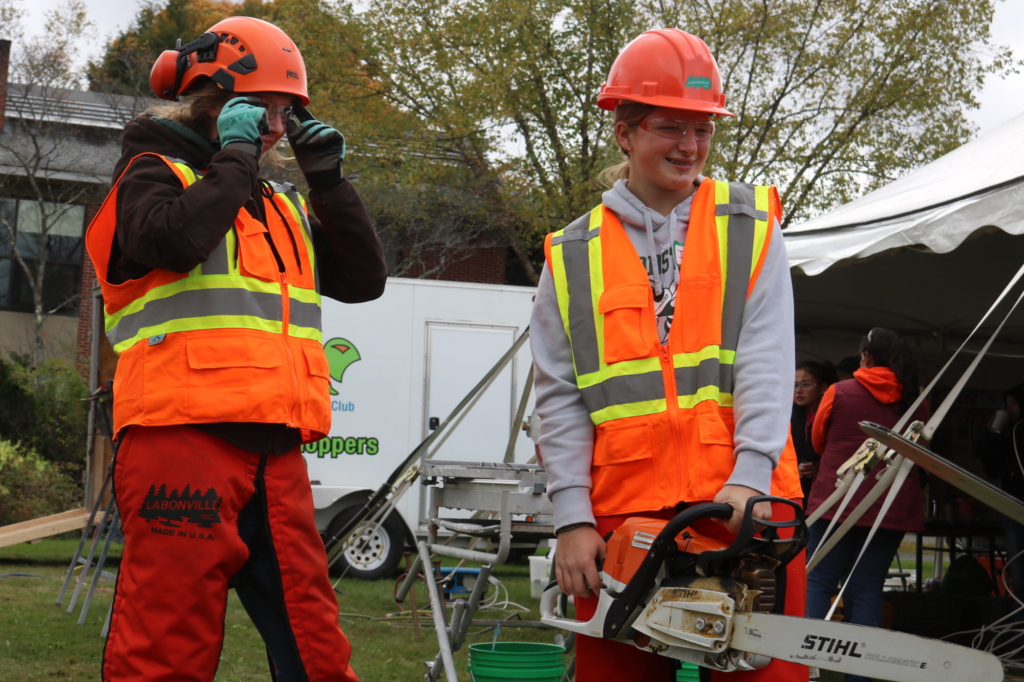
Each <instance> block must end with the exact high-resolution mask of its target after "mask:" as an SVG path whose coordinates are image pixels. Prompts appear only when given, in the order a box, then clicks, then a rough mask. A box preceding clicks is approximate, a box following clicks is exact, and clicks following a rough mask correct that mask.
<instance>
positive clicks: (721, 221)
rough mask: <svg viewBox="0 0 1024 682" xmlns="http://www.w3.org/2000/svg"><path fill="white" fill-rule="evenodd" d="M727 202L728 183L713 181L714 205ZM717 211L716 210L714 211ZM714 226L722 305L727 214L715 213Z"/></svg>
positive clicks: (726, 276)
mask: <svg viewBox="0 0 1024 682" xmlns="http://www.w3.org/2000/svg"><path fill="white" fill-rule="evenodd" d="M728 203H729V183H728V182H718V181H715V205H716V206H718V205H722V204H728ZM716 213H717V211H716ZM715 227H717V228H718V260H719V269H720V271H721V273H722V305H723V306H724V305H725V284H726V279H728V276H729V216H727V215H716V216H715Z"/></svg>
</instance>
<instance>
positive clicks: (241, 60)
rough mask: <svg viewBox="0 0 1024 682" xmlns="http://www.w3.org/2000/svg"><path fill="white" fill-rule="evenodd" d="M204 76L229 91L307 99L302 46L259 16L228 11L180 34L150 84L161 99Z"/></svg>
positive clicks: (183, 91)
mask: <svg viewBox="0 0 1024 682" xmlns="http://www.w3.org/2000/svg"><path fill="white" fill-rule="evenodd" d="M203 76H206V77H208V78H211V79H212V80H213V81H214V82H215V83H216V84H217V85H219V86H220V87H221V88H223V89H224V90H227V91H229V92H279V93H282V94H285V95H294V96H295V97H298V98H299V99H300V100H302V104H303V106H305V105H307V104H309V93H308V92H307V90H306V64H305V63H304V62H303V61H302V54H301V53H300V52H299V48H298V47H296V45H295V42H294V41H293V40H292V39H291V38H289V37H288V34H286V33H285V32H284V31H282V30H281V29H279V28H278V27H277V26H274V25H273V24H271V23H269V22H266V21H263V20H261V19H254V18H252V17H230V18H228V19H225V20H224V21H221V22H219V23H217V24H214V25H213V26H211V27H210V30H209V31H207V32H206V33H204V34H203V35H201V36H200V37H198V38H196V39H195V40H193V41H192V42H190V43H186V44H185V45H182V44H181V40H178V46H177V47H176V48H175V49H173V50H165V51H164V52H163V54H161V55H160V56H159V57H157V60H156V62H155V63H154V64H153V70H152V71H151V72H150V74H149V84H150V86H151V87H152V88H153V94H155V95H156V96H157V97H159V98H160V99H169V100H177V99H178V97H179V96H181V95H184V94H187V93H188V92H189V90H191V89H192V87H193V86H194V85H196V84H197V80H198V79H199V78H201V77H203Z"/></svg>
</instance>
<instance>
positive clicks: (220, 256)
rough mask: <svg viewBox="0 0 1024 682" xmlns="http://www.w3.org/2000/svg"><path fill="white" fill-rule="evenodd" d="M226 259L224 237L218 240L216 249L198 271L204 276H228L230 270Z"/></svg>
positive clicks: (226, 244) (226, 241)
mask: <svg viewBox="0 0 1024 682" xmlns="http://www.w3.org/2000/svg"><path fill="white" fill-rule="evenodd" d="M232 229H234V228H232ZM228 258H229V255H228V238H227V237H226V236H225V237H224V238H223V239H221V240H220V244H217V248H215V249H214V250H213V253H211V254H210V257H209V258H207V259H206V262H204V263H203V265H202V268H201V270H200V271H201V272H202V273H203V274H204V275H227V274H230V272H231V268H230V267H229V261H228Z"/></svg>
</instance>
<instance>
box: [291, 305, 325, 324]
mask: <svg viewBox="0 0 1024 682" xmlns="http://www.w3.org/2000/svg"><path fill="white" fill-rule="evenodd" d="M290 300H291V302H290V303H289V305H290V306H291V307H290V308H289V310H288V324H293V325H295V326H296V327H312V328H313V329H320V306H318V305H317V304H316V303H304V302H303V301H296V300H295V299H294V298H293V299H290Z"/></svg>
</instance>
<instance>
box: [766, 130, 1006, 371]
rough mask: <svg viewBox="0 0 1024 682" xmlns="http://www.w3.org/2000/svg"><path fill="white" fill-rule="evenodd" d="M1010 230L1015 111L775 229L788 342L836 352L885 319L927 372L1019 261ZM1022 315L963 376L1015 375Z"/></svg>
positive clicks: (844, 351) (836, 355)
mask: <svg viewBox="0 0 1024 682" xmlns="http://www.w3.org/2000/svg"><path fill="white" fill-rule="evenodd" d="M1020 235H1024V114H1021V115H1019V116H1017V117H1015V118H1013V119H1011V120H1010V121H1008V122H1007V123H1005V124H1003V125H1002V126H1000V127H999V128H996V129H995V130H993V131H991V132H989V133H988V134H986V135H983V136H981V137H979V138H977V139H976V140H973V141H972V142H969V143H967V144H965V145H964V146H962V147H960V148H959V149H957V150H955V151H953V152H950V153H949V154H947V155H946V156H943V157H942V158H940V159H938V160H936V161H933V162H932V163H930V164H928V165H926V166H924V167H922V168H919V169H918V170H916V171H914V172H912V173H909V174H908V175H906V176H905V177H903V178H901V179H899V180H897V181H895V182H893V183H891V184H889V185H886V186H885V187H882V188H881V189H878V190H876V191H874V192H871V193H870V194H867V195H865V196H863V197H861V198H860V199H858V200H856V201H853V202H850V203H849V204H846V205H843V206H840V207H839V208H837V209H835V210H834V211H831V212H829V213H826V214H825V215H822V216H819V217H817V218H815V219H813V220H810V221H808V222H805V223H802V224H799V225H794V226H792V227H790V228H788V229H787V230H786V231H785V241H786V248H787V251H788V254H789V261H790V266H791V267H792V271H793V286H794V294H795V298H796V323H797V347H798V350H801V351H803V353H804V354H803V356H802V357H813V356H820V357H824V358H825V359H828V360H831V361H833V362H835V361H837V360H838V359H840V358H842V357H844V356H846V355H853V354H854V352H855V351H856V344H857V341H858V339H859V338H860V336H862V335H863V334H864V333H866V332H867V330H869V329H870V328H872V327H875V326H882V327H888V328H891V329H894V330H896V331H898V332H900V333H901V334H903V335H904V336H906V337H908V338H911V339H912V342H913V344H914V345H915V346H916V348H917V349H918V353H919V360H920V362H921V364H922V365H923V367H922V369H923V370H925V371H924V373H925V374H926V375H927V374H929V373H930V372H929V371H928V370H929V369H934V368H937V366H938V364H939V363H940V362H942V361H944V360H945V359H946V358H948V356H949V354H950V353H951V352H952V351H953V350H954V349H955V348H956V347H957V346H958V345H959V344H960V342H961V341H962V340H963V339H964V338H965V337H966V335H967V334H968V333H969V332H970V330H971V329H972V328H973V327H974V325H975V324H976V323H977V321H978V319H980V317H981V315H982V314H983V313H984V311H985V310H986V309H987V308H988V306H989V305H990V304H991V302H992V301H993V300H994V299H995V297H996V296H997V295H998V293H999V292H1000V291H1001V290H1002V289H1003V287H1004V286H1005V285H1006V283H1007V282H1008V281H1009V279H1010V278H1011V277H1012V276H1013V274H1014V273H1015V272H1016V271H1017V269H1018V268H1019V267H1020V266H1021V264H1024V236H1020ZM999 317H1000V319H1001V317H1002V316H1001V315H1000V316H999ZM1022 321H1024V311H1022V312H1021V314H1019V315H1015V316H1014V319H1011V321H1010V323H1009V324H1008V325H1007V327H1006V328H1005V329H1004V331H1003V332H1002V333H1001V334H1000V337H999V338H1000V343H999V345H998V346H996V347H995V348H994V350H995V356H996V358H1001V360H999V359H996V360H994V361H992V362H989V361H986V362H985V363H982V366H981V367H980V368H979V374H978V376H977V379H976V380H975V381H973V382H972V385H974V386H975V387H989V388H997V387H1006V386H1007V385H1009V384H1015V383H1018V382H1021V381H1024V363H1022V362H1020V359H1024V324H1022ZM994 326H995V325H994V324H993V325H992V328H994ZM977 345H978V346H980V345H981V343H978V344H977Z"/></svg>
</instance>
